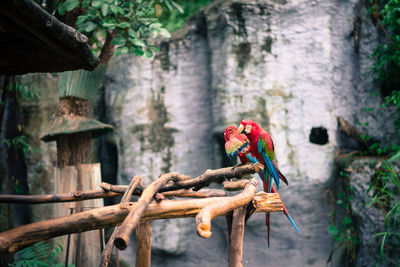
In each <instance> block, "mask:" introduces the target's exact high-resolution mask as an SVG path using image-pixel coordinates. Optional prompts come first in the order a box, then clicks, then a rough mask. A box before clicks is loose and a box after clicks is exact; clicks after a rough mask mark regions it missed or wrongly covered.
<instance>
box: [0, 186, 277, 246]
mask: <svg viewBox="0 0 400 267" xmlns="http://www.w3.org/2000/svg"><path fill="white" fill-rule="evenodd" d="M231 198H232V197H211V198H202V199H184V200H167V199H166V200H163V201H161V202H160V203H157V202H155V201H152V202H151V203H150V204H149V205H148V206H147V209H146V210H145V212H144V214H143V216H142V218H141V220H158V219H170V218H185V217H194V216H196V215H197V213H198V212H199V211H200V210H201V209H202V208H203V207H205V206H207V205H210V204H212V203H215V202H219V201H224V200H226V199H231ZM253 204H254V206H255V207H256V211H255V212H267V211H268V212H281V211H282V210H283V207H282V202H281V200H280V198H279V195H278V194H268V193H265V192H259V193H257V194H256V195H255V196H254V198H253ZM137 206H138V203H137V202H129V203H126V204H117V205H112V206H107V207H102V208H96V209H91V210H88V211H83V212H80V213H76V214H73V215H70V216H65V217H61V218H56V219H50V220H45V221H41V222H36V223H31V224H27V225H22V226H18V227H15V228H13V229H10V230H7V231H4V232H2V233H0V252H8V253H14V252H16V251H18V250H19V249H21V248H22V247H24V246H28V245H31V244H33V243H36V242H38V241H41V240H46V239H50V238H53V237H57V236H62V235H66V234H72V233H80V232H84V231H90V230H94V229H101V228H107V227H114V226H116V225H119V224H121V223H122V221H123V220H124V219H125V217H126V216H127V215H128V213H129V212H130V211H131V210H134V209H136V208H137ZM221 215H222V214H221Z"/></svg>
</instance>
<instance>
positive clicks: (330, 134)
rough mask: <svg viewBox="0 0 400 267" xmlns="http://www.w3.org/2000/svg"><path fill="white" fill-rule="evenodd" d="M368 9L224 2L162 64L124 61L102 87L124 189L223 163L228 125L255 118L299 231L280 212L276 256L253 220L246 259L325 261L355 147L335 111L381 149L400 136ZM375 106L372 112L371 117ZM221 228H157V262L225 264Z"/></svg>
mask: <svg viewBox="0 0 400 267" xmlns="http://www.w3.org/2000/svg"><path fill="white" fill-rule="evenodd" d="M366 8H367V7H366V6H365V3H364V2H362V1H355V0H352V1H347V2H343V1H339V2H338V1H303V0H302V1H297V0H294V1H216V2H215V3H214V4H212V5H211V6H209V7H207V8H205V9H203V10H201V11H200V12H198V13H197V14H196V15H195V16H194V17H193V18H192V19H191V20H190V21H189V22H188V23H187V25H186V26H185V27H184V28H183V29H181V30H180V31H179V32H177V33H175V35H174V36H173V38H172V40H170V41H165V42H164V43H162V45H161V52H160V53H159V55H157V56H156V57H155V58H154V59H153V60H151V61H149V60H146V59H143V58H137V57H132V56H127V57H123V58H117V59H116V60H115V61H114V62H113V65H112V66H111V67H110V68H109V71H108V74H107V76H108V78H107V81H106V82H105V86H104V90H105V91H104V92H105V97H104V100H105V104H106V105H105V107H106V108H105V111H104V114H106V121H107V122H108V123H112V124H114V125H116V127H117V129H116V132H115V133H114V136H113V137H109V138H108V139H107V140H109V142H111V143H113V144H115V146H112V147H114V148H113V149H114V150H117V151H118V153H115V155H118V160H116V159H115V160H113V162H115V161H117V162H118V166H119V168H118V174H117V175H116V179H117V180H118V182H120V183H127V182H128V178H130V177H132V176H133V175H136V174H138V175H142V176H143V177H144V178H145V179H146V180H147V182H150V181H152V180H153V179H154V178H155V177H157V176H158V174H159V173H164V172H168V171H178V172H180V173H185V174H188V175H199V174H200V173H202V172H203V171H205V170H206V169H208V168H218V167H222V166H224V165H226V164H228V161H227V160H226V159H225V158H224V155H223V131H224V129H225V127H226V126H228V125H232V124H233V125H238V124H239V122H240V120H242V119H244V118H247V119H252V120H254V121H256V122H258V123H259V124H260V125H262V126H263V127H264V128H265V129H267V130H268V131H269V132H270V133H271V135H272V137H273V139H274V142H275V147H276V155H277V159H278V162H279V166H280V168H281V170H282V172H283V173H285V175H286V176H287V177H288V179H289V183H290V185H289V186H288V187H286V186H284V185H283V186H282V188H281V190H280V193H281V196H282V199H283V200H284V201H285V203H286V205H287V207H288V209H289V211H290V212H291V214H292V215H293V217H294V218H295V221H296V222H297V224H298V226H299V227H300V233H296V232H295V231H294V230H293V229H292V228H291V226H290V224H289V222H288V221H287V219H286V218H285V217H284V216H283V215H279V214H273V215H272V239H271V240H272V245H271V247H270V248H269V249H267V248H266V234H265V226H264V218H263V216H262V215H257V216H254V217H253V218H252V219H251V220H250V221H249V223H248V226H247V228H246V233H245V248H244V249H245V251H244V263H245V264H247V265H248V266H261V265H264V263H265V261H266V260H268V261H270V262H274V263H275V264H276V265H278V266H289V265H296V266H304V265H310V266H321V265H324V264H325V262H326V260H327V258H328V255H329V251H330V242H331V238H330V236H329V235H328V234H327V231H326V228H327V222H328V213H329V212H330V207H329V205H328V199H326V190H328V189H329V188H330V187H331V184H332V183H333V180H332V176H333V165H334V157H335V153H337V152H338V149H342V150H346V149H353V148H354V143H353V142H352V140H350V139H347V138H346V137H345V136H343V135H342V134H340V133H339V132H338V130H337V128H338V127H337V120H336V118H337V116H343V117H344V118H345V119H346V120H348V121H350V122H351V123H353V124H354V125H355V124H356V123H357V122H360V123H365V122H367V121H368V122H369V126H368V128H367V129H366V130H367V131H368V133H369V134H370V135H372V136H374V137H375V138H377V139H379V140H382V141H383V142H387V141H388V140H390V138H391V137H393V136H394V135H395V129H394V128H393V127H392V126H391V125H392V124H391V121H392V119H391V118H390V114H389V113H387V111H384V110H383V109H381V108H380V103H381V100H380V97H379V96H376V97H373V96H372V97H371V95H370V94H369V92H370V91H371V90H373V89H374V86H373V84H372V82H371V79H370V78H368V77H366V76H363V73H365V71H366V68H367V67H368V65H369V64H370V62H369V61H368V60H367V56H368V55H369V54H370V53H371V49H372V48H373V47H374V46H375V45H376V30H375V28H374V26H373V24H372V21H371V20H370V18H369V17H368V16H367V13H366ZM371 107H373V108H374V109H375V111H374V113H373V114H372V113H368V112H365V111H363V110H365V108H371ZM385 112H386V113H385ZM377 118H379V119H377ZM382 128H385V129H386V131H381V129H382ZM110 140H111V141H110ZM310 140H311V141H312V142H310ZM103 168H106V167H103ZM215 224H216V226H214V227H217V228H218V229H220V231H219V232H218V231H217V232H215V233H214V236H213V238H212V239H210V240H201V239H200V238H199V237H197V236H196V234H195V230H194V224H193V220H189V219H188V220H186V219H185V220H177V221H175V220H174V221H173V222H170V221H168V222H155V229H156V231H155V233H154V242H153V248H154V252H155V253H153V255H154V258H155V259H154V261H153V262H154V264H155V266H158V265H160V266H162V265H165V262H168V264H171V266H172V265H173V266H198V265H199V264H201V265H206V266H223V265H225V264H226V260H225V257H220V256H218V255H225V254H226V240H225V238H226V237H225V236H226V235H225V231H226V230H225V226H224V221H223V220H222V221H221V220H217V221H216V223H215ZM166 231H168V233H166ZM221 244H223V245H221ZM206 248H207V249H206ZM157 255H158V256H157ZM206 255H207V256H206ZM167 256H168V257H167Z"/></svg>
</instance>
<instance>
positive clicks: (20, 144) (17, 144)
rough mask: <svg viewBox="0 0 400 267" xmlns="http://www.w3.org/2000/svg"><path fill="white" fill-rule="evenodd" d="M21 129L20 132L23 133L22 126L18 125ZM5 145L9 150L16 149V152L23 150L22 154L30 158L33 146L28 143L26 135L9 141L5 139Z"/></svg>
mask: <svg viewBox="0 0 400 267" xmlns="http://www.w3.org/2000/svg"><path fill="white" fill-rule="evenodd" d="M18 126H19V127H18V128H19V131H21V125H18ZM3 144H5V145H6V146H7V147H8V148H10V147H14V148H15V150H19V149H21V150H22V152H23V153H24V156H25V157H29V152H30V150H31V146H30V144H29V143H28V142H27V140H26V136H25V135H19V136H15V137H14V138H12V139H7V138H5V139H4V140H3Z"/></svg>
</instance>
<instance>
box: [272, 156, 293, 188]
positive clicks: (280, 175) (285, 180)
mask: <svg viewBox="0 0 400 267" xmlns="http://www.w3.org/2000/svg"><path fill="white" fill-rule="evenodd" d="M272 164H274V167H275V170H276V171H277V172H278V176H279V178H280V179H281V180H282V181H283V182H284V183H285V184H286V185H289V182H288V180H287V179H286V177H285V175H283V174H282V173H281V171H280V170H279V169H278V166H276V162H275V161H273V162H272Z"/></svg>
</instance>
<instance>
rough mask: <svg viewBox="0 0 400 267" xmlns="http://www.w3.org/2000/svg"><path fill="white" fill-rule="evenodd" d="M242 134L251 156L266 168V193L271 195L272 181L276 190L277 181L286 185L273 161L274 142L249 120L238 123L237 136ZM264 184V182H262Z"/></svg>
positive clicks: (285, 180) (284, 178) (265, 132)
mask: <svg viewBox="0 0 400 267" xmlns="http://www.w3.org/2000/svg"><path fill="white" fill-rule="evenodd" d="M242 133H244V134H245V135H246V136H247V138H248V140H249V143H250V152H251V154H252V155H253V156H254V157H255V158H256V159H257V160H258V162H260V163H261V164H263V165H264V166H265V167H266V168H264V170H263V174H264V179H265V178H266V180H265V183H266V185H265V187H266V192H267V193H271V187H272V179H271V176H272V178H273V180H274V181H275V184H276V188H277V189H279V179H281V180H282V181H283V182H284V183H285V184H288V181H287V179H286V177H285V176H284V175H283V174H282V173H281V172H280V171H279V169H278V167H277V166H276V163H275V161H274V159H275V154H274V142H273V141H272V138H271V136H270V135H269V134H268V133H267V131H265V130H264V129H263V128H261V127H260V126H258V124H257V123H255V122H254V121H251V120H243V121H241V122H240V126H239V128H238V134H242ZM263 182H264V181H263Z"/></svg>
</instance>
